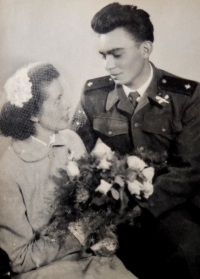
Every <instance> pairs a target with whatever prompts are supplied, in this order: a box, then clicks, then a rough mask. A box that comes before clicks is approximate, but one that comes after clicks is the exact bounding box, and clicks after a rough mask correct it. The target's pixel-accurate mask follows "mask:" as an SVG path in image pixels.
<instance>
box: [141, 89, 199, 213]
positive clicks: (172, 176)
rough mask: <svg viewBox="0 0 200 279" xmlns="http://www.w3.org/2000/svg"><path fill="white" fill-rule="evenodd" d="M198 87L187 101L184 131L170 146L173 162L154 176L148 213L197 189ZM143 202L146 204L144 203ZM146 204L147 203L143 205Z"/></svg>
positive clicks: (161, 209)
mask: <svg viewBox="0 0 200 279" xmlns="http://www.w3.org/2000/svg"><path fill="white" fill-rule="evenodd" d="M199 95H200V89H198V90H196V92H195V93H194V96H193V97H191V99H189V101H188V105H187V109H186V111H185V113H184V115H183V119H182V125H183V130H182V132H181V133H180V134H178V135H177V136H176V139H175V146H174V148H173V154H172V155H173V157H174V159H175V163H174V164H173V165H169V166H168V168H167V172H166V173H165V174H163V175H160V176H158V177H157V178H156V180H155V183H154V193H153V195H152V196H151V197H150V198H149V200H148V201H147V203H148V208H149V210H150V212H151V213H152V214H153V215H154V216H155V217H159V216H160V215H161V214H162V213H164V212H166V211H168V210H170V209H173V208H174V207H176V206H178V205H181V204H183V203H184V202H185V201H187V200H191V199H192V198H193V197H194V196H195V195H196V194H197V193H198V192H199V189H200V100H199ZM144 205H145V204H144ZM146 205H147V204H146Z"/></svg>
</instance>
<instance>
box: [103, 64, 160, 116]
mask: <svg viewBox="0 0 200 279" xmlns="http://www.w3.org/2000/svg"><path fill="white" fill-rule="evenodd" d="M150 63H151V62H150ZM151 66H152V69H153V77H152V78H151V82H150V84H149V86H148V87H147V89H146V91H145V93H144V94H143V96H142V97H141V99H140V102H139V104H138V106H137V107H136V111H138V110H139V109H141V108H142V107H143V106H144V105H146V104H147V103H148V102H149V101H150V102H152V103H154V104H156V105H159V106H161V107H162V106H164V105H165V104H158V101H157V99H156V96H157V94H158V93H159V89H158V85H157V84H158V80H159V79H160V78H161V77H162V75H163V73H162V71H161V70H159V69H157V68H156V67H155V66H154V65H153V63H151ZM117 102H118V104H117V108H118V109H121V110H123V111H126V112H128V113H130V114H132V113H133V107H132V105H131V103H130V102H129V100H128V98H127V97H126V94H125V92H124V90H123V88H122V86H121V85H115V88H114V90H112V91H111V92H110V93H109V94H108V97H107V101H106V110H107V111H109V110H110V109H111V108H112V107H113V106H114V105H115V104H116V103H117Z"/></svg>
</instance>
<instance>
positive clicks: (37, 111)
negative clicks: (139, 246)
mask: <svg viewBox="0 0 200 279" xmlns="http://www.w3.org/2000/svg"><path fill="white" fill-rule="evenodd" d="M5 92H6V95H7V99H8V102H7V103H6V104H5V105H4V107H3V109H2V111H1V115H0V130H1V132H2V134H3V135H4V136H10V137H12V143H11V145H10V146H9V148H8V150H7V151H6V152H5V153H4V155H3V157H2V158H1V160H0V247H1V248H2V249H3V250H4V251H6V253H7V254H8V256H9V259H10V264H11V268H12V271H13V274H14V275H13V278H20V279H23V278H29V279H31V278H40V279H42V278H48V279H50V278H57V279H59V278H60V279H61V278H62V279H68V278H70V279H73V278H76V279H77V278H88V279H89V278H91V279H95V278H108V279H109V278H115V279H117V278H120V279H121V278H135V276H134V275H133V274H131V273H130V272H129V271H128V270H126V268H125V267H124V266H123V264H122V263H121V262H120V260H119V259H118V258H117V257H115V256H114V257H113V262H114V266H115V267H114V269H112V268H110V265H109V263H108V262H109V261H108V259H107V258H105V257H101V258H100V257H99V256H92V255H89V254H88V255H85V257H83V258H82V259H81V260H80V253H79V252H80V251H81V243H80V242H79V237H77V234H76V237H75V236H74V235H73V234H70V233H69V234H67V235H66V238H65V243H63V244H62V246H61V244H60V242H59V240H58V239H57V237H56V235H55V237H52V235H51V236H50V235H48V233H47V232H48V223H49V221H50V219H51V217H52V214H53V211H54V209H53V204H54V191H55V184H54V179H53V177H55V176H57V177H59V176H60V173H59V170H60V169H65V168H66V165H67V163H68V161H69V160H70V157H71V156H72V154H74V155H73V156H74V158H75V159H78V158H79V157H80V156H82V155H83V154H84V153H85V147H84V145H83V143H82V141H81V140H80V138H79V137H78V136H77V135H76V134H75V133H74V132H72V131H71V130H69V129H67V128H68V122H69V107H70V105H69V102H68V100H67V97H68V96H67V93H66V92H65V91H64V90H63V87H62V83H61V79H60V75H59V73H58V71H57V70H56V69H55V68H54V67H53V66H52V65H51V64H47V63H36V64H31V65H29V66H27V67H24V68H22V69H19V70H18V71H17V72H16V73H15V75H14V76H12V77H11V78H10V79H9V80H8V81H7V83H6V85H5ZM83 238H84V235H82V236H81V239H83Z"/></svg>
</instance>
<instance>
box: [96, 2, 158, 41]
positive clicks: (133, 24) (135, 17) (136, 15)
mask: <svg viewBox="0 0 200 279" xmlns="http://www.w3.org/2000/svg"><path fill="white" fill-rule="evenodd" d="M91 26H92V29H93V30H94V31H95V32H96V33H98V34H106V33H108V32H111V31H113V30H114V29H116V28H119V27H122V28H124V29H125V30H126V31H127V32H129V33H130V34H131V35H132V36H133V38H134V39H135V41H137V42H139V43H141V42H144V41H151V42H153V41H154V35H153V31H154V28H153V25H152V23H151V21H150V16H149V14H148V13H147V12H145V11H143V10H140V9H137V7H136V6H132V5H121V4H119V3H112V4H109V5H107V6H105V7H104V8H102V9H101V10H100V11H99V12H98V13H96V14H95V16H94V17H93V19H92V22H91Z"/></svg>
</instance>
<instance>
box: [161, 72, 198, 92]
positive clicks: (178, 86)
mask: <svg viewBox="0 0 200 279" xmlns="http://www.w3.org/2000/svg"><path fill="white" fill-rule="evenodd" d="M198 84H199V83H198V82H196V81H194V80H189V79H185V78H182V77H179V76H176V75H174V74H171V73H169V72H166V71H163V70H161V76H160V78H159V79H158V88H159V89H161V90H166V91H171V92H174V93H178V94H183V95H188V96H192V95H193V93H194V92H195V90H196V88H197V86H198Z"/></svg>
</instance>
